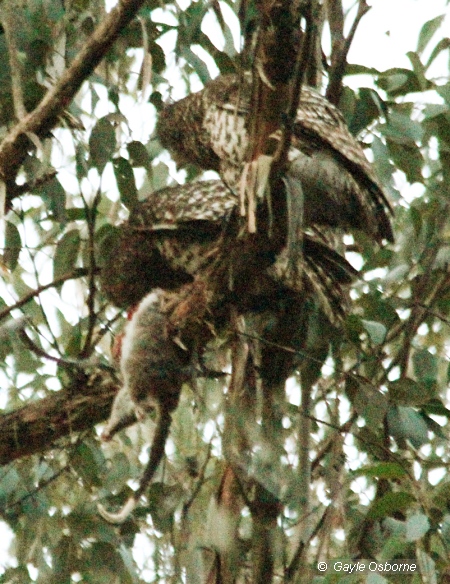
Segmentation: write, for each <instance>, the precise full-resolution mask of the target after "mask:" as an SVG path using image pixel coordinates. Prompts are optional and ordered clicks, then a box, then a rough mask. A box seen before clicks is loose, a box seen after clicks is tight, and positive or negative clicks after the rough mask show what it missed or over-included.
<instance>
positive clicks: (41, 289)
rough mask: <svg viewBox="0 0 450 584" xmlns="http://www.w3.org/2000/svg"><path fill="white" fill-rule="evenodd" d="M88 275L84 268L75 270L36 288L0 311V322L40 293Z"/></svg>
mask: <svg viewBox="0 0 450 584" xmlns="http://www.w3.org/2000/svg"><path fill="white" fill-rule="evenodd" d="M88 275H89V270H87V269H86V268H77V269H76V270H73V272H69V273H68V274H64V275H63V276H60V277H59V278H56V280H53V281H52V282H50V283H49V284H44V285H43V286H38V288H36V289H35V290H32V291H31V292H29V293H28V294H25V296H23V297H22V298H21V299H20V300H18V301H17V302H16V303H15V304H13V305H12V306H8V307H7V308H4V309H3V310H0V321H1V320H2V319H4V318H5V317H7V316H8V314H10V313H11V312H12V311H13V310H16V309H17V308H21V307H22V306H24V305H25V304H27V303H28V302H30V301H31V300H33V298H35V297H36V296H39V294H41V292H44V291H45V290H49V289H50V288H56V286H59V285H60V284H64V282H67V281H68V280H74V279H75V278H83V277H84V276H88Z"/></svg>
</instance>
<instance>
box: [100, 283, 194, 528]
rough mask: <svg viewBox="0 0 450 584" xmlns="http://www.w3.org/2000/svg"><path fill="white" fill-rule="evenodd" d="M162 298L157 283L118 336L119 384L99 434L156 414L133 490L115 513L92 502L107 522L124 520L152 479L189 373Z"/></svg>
mask: <svg viewBox="0 0 450 584" xmlns="http://www.w3.org/2000/svg"><path fill="white" fill-rule="evenodd" d="M165 301H166V296H165V293H164V292H163V291H162V290H159V289H157V290H154V291H153V292H151V293H150V294H148V295H147V296H145V297H144V299H143V300H142V301H141V302H140V304H139V306H138V308H137V310H136V312H135V313H134V315H133V317H132V318H131V320H130V321H129V322H128V323H127V325H126V328H125V332H124V336H123V340H122V350H121V357H120V371H121V374H122V377H123V387H122V388H121V389H120V391H119V392H118V394H117V395H116V398H115V400H114V403H113V406H112V410H111V415H110V418H109V420H108V422H107V424H106V427H105V430H104V431H103V434H102V439H103V440H105V441H107V440H110V439H111V438H112V436H113V435H114V434H115V433H116V432H117V431H118V430H119V429H121V428H123V427H125V426H126V425H127V424H128V423H129V421H130V419H133V418H134V417H135V418H137V419H138V420H142V419H143V418H144V417H145V416H146V415H147V414H148V413H149V412H151V411H156V415H157V416H156V430H155V435H154V437H153V442H152V446H151V449H150V458H149V461H148V463H147V466H146V468H145V471H144V474H143V475H142V478H141V480H140V483H139V487H138V489H137V491H135V493H134V494H133V495H132V496H131V497H130V499H129V500H128V501H127V503H126V504H125V505H124V507H123V508H122V509H121V510H120V511H119V512H118V513H109V512H108V511H106V509H105V508H104V507H103V506H102V505H98V510H99V512H100V514H101V515H102V517H104V518H105V519H106V520H107V521H109V522H110V523H123V522H124V521H125V520H126V518H127V517H128V516H129V514H130V513H131V512H132V511H133V510H134V508H135V507H136V504H137V503H138V501H139V499H140V497H141V496H142V494H143V493H144V491H145V489H146V488H147V486H148V484H149V483H150V481H151V480H152V478H153V475H154V474H155V472H156V470H157V468H158V465H159V463H160V462H161V459H162V458H163V456H164V447H165V444H166V440H167V437H168V435H169V431H170V424H171V414H172V412H173V411H174V410H175V408H176V407H177V405H178V400H179V397H180V392H181V387H182V385H183V383H184V382H185V381H187V380H188V379H189V378H190V374H189V372H190V370H191V367H190V353H189V351H188V350H187V349H186V348H182V347H181V346H180V345H179V344H177V342H176V341H175V340H174V335H173V334H172V333H173V331H172V330H171V325H170V321H169V318H168V315H167V314H166V313H165V312H164V307H165Z"/></svg>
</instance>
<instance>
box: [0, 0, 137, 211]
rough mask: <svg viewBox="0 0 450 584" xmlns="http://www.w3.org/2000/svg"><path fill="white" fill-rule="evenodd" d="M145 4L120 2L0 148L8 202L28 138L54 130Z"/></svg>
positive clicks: (0, 172) (0, 167) (0, 173)
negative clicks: (85, 83)
mask: <svg viewBox="0 0 450 584" xmlns="http://www.w3.org/2000/svg"><path fill="white" fill-rule="evenodd" d="M144 3H145V0H119V2H118V4H117V6H116V7H115V8H113V10H111V12H110V13H109V14H108V16H107V17H106V18H105V19H104V21H103V22H102V23H100V25H99V26H98V27H97V28H96V30H95V31H94V32H93V33H92V35H91V37H90V38H89V40H88V41H87V42H86V44H85V46H84V47H83V48H82V49H81V51H80V52H79V53H78V55H77V56H76V57H75V59H74V60H73V62H72V64H71V65H70V67H69V68H68V69H66V71H65V72H64V73H63V75H62V76H61V78H60V79H59V81H58V83H57V84H56V85H55V86H54V87H53V88H52V89H51V90H49V91H48V92H47V93H46V95H45V96H44V98H43V99H42V101H41V102H40V104H39V105H38V106H37V107H36V108H35V109H34V110H33V111H32V112H31V113H29V114H28V115H26V116H25V117H24V118H23V119H22V120H21V121H20V122H19V123H18V124H16V125H15V126H14V127H13V128H12V129H11V131H10V132H9V133H8V135H7V136H6V138H5V139H4V140H3V142H2V143H1V144H0V178H1V179H2V180H3V181H4V182H5V183H6V185H7V187H8V199H9V200H11V199H12V198H14V197H15V196H16V192H15V178H16V175H17V172H18V169H19V167H20V165H21V164H22V162H23V160H24V158H25V156H26V152H27V149H28V147H29V145H30V141H29V139H28V138H27V134H30V133H31V134H35V135H37V136H38V137H42V136H44V135H45V134H47V133H48V132H49V130H51V129H52V128H53V127H54V125H55V124H56V121H57V119H58V116H59V115H60V114H61V112H62V111H63V110H64V108H66V107H67V106H68V105H69V103H70V102H71V101H72V99H73V98H74V97H75V95H76V93H77V92H78V90H79V89H80V87H81V84H82V83H83V81H84V80H85V79H86V78H87V77H89V75H90V74H91V73H92V72H93V71H94V70H95V68H96V67H97V65H98V64H99V63H100V61H101V60H102V59H103V57H104V56H105V54H106V53H107V51H108V50H109V49H110V48H111V45H112V44H113V43H114V41H115V40H116V39H117V37H118V36H119V34H120V32H121V31H122V30H123V29H124V28H125V27H126V26H127V25H128V23H129V22H130V21H131V20H132V18H133V17H134V15H135V14H136V12H137V11H138V10H139V9H140V7H141V6H142V5H143V4H144Z"/></svg>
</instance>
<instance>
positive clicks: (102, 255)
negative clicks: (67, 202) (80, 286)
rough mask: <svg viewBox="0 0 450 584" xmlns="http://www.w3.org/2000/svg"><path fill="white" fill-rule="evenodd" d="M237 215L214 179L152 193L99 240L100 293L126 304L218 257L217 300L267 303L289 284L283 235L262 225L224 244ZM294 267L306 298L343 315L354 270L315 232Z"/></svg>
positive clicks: (175, 283) (257, 306)
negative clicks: (269, 234)
mask: <svg viewBox="0 0 450 584" xmlns="http://www.w3.org/2000/svg"><path fill="white" fill-rule="evenodd" d="M237 218H238V217H237V212H236V197H235V196H234V194H233V193H232V191H231V190H230V189H229V188H227V187H226V186H225V185H224V183H222V182H221V181H219V180H210V181H201V182H194V183H189V184H186V185H180V186H177V187H168V188H165V189H162V190H160V191H156V192H154V193H152V194H151V195H150V196H149V197H148V198H147V199H145V200H144V201H142V202H141V203H139V204H138V205H137V206H136V207H135V208H134V209H133V211H132V212H131V214H130V217H129V220H128V221H126V222H125V223H123V224H122V225H121V226H119V227H117V228H115V229H114V230H113V231H112V232H111V233H110V235H109V236H108V237H107V238H105V240H104V241H103V242H102V244H101V246H100V250H99V263H100V266H101V273H100V282H101V286H102V289H103V291H104V293H105V294H106V296H107V297H108V298H109V300H111V301H112V302H113V303H114V304H116V305H117V306H120V307H124V308H128V307H130V306H133V305H135V304H136V303H138V302H139V301H140V300H141V299H142V298H143V297H144V296H145V295H146V294H148V293H149V292H150V291H151V290H152V289H154V288H162V289H164V290H177V289H178V288H179V287H180V286H182V285H183V284H186V283H188V282H191V281H192V280H193V279H194V276H198V275H200V274H202V273H205V270H207V269H209V268H210V267H211V266H213V265H215V264H214V263H215V262H216V263H219V267H220V269H219V270H218V274H219V276H218V278H222V282H219V283H216V285H217V286H218V287H219V289H220V294H219V296H220V297H221V298H222V300H223V304H226V303H227V302H233V303H235V304H237V305H238V306H240V307H241V308H242V309H243V310H246V309H248V310H263V309H265V308H270V307H271V306H273V305H274V304H276V303H277V302H278V301H279V300H280V299H281V298H282V297H283V294H284V292H285V291H286V290H287V289H289V282H286V281H284V279H283V271H282V270H281V269H280V268H279V265H280V263H282V259H283V250H284V244H285V242H284V241H283V238H282V237H281V235H280V236H277V234H276V233H275V234H274V237H273V238H271V239H268V238H267V237H266V236H265V235H264V232H261V233H260V234H254V235H253V236H251V237H249V238H247V240H235V239H234V238H233V237H231V238H228V240H230V241H231V243H229V242H228V244H227V243H226V242H227V237H226V235H227V233H228V232H229V231H230V230H231V231H232V230H233V229H238V224H239V222H238V221H236V219H237ZM263 219H264V217H262V219H261V220H263ZM224 242H225V243H224ZM227 245H228V247H227ZM224 246H225V249H224ZM299 269H300V271H301V277H302V280H303V288H304V292H305V295H304V296H305V298H310V299H311V300H314V301H318V304H319V306H320V307H321V309H322V310H323V311H324V313H325V314H326V315H327V316H328V318H329V319H330V320H331V321H332V322H333V321H335V320H336V318H338V319H339V318H340V317H342V316H343V314H344V312H345V310H346V298H347V294H346V286H347V285H348V284H349V283H350V282H351V281H352V280H353V279H354V277H355V275H356V272H355V270H354V269H353V268H352V267H351V266H350V264H349V263H348V262H347V261H346V260H345V259H344V258H343V257H342V256H341V255H339V254H338V253H337V252H336V251H334V250H333V249H332V248H331V247H330V245H329V243H328V242H327V240H326V239H325V238H324V237H322V236H321V235H320V232H318V235H313V234H305V235H304V239H303V254H302V265H301V266H300V267H299Z"/></svg>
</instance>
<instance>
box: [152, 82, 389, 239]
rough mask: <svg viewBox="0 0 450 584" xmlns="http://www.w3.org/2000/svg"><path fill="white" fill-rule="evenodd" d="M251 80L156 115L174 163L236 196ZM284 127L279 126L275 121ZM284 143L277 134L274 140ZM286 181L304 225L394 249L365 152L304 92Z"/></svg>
mask: <svg viewBox="0 0 450 584" xmlns="http://www.w3.org/2000/svg"><path fill="white" fill-rule="evenodd" d="M250 97H251V76H250V75H248V74H244V75H241V76H238V75H227V76H222V77H218V78H217V79H215V80H214V81H212V82H210V83H208V84H207V85H206V86H205V88H204V89H203V90H202V91H200V92H198V93H194V94H191V95H189V96H187V97H185V98H184V99H181V100H180V101H178V102H175V103H173V104H170V105H167V106H166V107H164V109H163V110H162V111H161V113H160V116H159V121H158V124H157V134H158V136H159V139H160V141H161V143H162V145H163V146H164V147H165V148H167V149H168V150H169V151H170V153H171V154H172V156H173V157H174V159H175V161H176V162H178V163H190V164H194V165H197V166H198V167H200V168H202V169H205V170H206V169H210V170H215V171H216V172H218V173H219V175H220V177H221V178H222V180H223V181H224V182H225V184H227V186H228V187H229V188H230V189H231V190H232V191H233V192H234V193H235V195H237V193H238V192H239V188H240V187H239V184H240V180H241V175H242V171H243V168H244V161H245V155H246V151H247V147H248V134H247V129H246V120H247V116H248V114H249V109H250ZM280 126H281V121H280ZM280 136H281V131H279V132H277V133H276V134H275V136H274V137H275V138H278V139H279V137H280ZM289 161H290V163H289V167H288V171H287V175H288V178H289V184H290V188H291V189H293V193H292V196H293V197H294V198H296V197H297V198H303V213H304V216H303V221H304V224H305V225H307V226H311V225H319V226H328V227H341V228H343V229H345V230H352V229H357V230H361V231H363V232H365V233H366V234H368V235H369V236H370V237H371V238H373V239H374V240H375V241H377V242H381V241H383V240H388V241H392V240H393V233H392V228H391V223H390V214H391V207H390V204H389V202H388V200H387V198H386V196H385V194H384V192H383V189H382V187H381V186H380V184H379V182H378V180H377V177H376V176H375V173H374V171H373V169H372V167H371V165H370V163H369V162H368V160H367V159H366V157H365V155H364V152H363V150H362V147H361V146H360V144H359V143H358V142H357V140H356V139H355V138H354V137H353V136H352V134H351V133H350V132H349V130H348V128H347V125H346V123H345V121H344V119H343V117H342V115H341V113H340V112H339V110H338V109H337V108H335V107H334V106H333V105H332V104H330V103H329V102H328V101H327V100H326V99H325V98H324V97H323V96H321V95H320V94H319V93H318V92H317V91H315V90H314V89H312V88H310V87H302V89H301V94H300V103H299V108H298V111H297V118H296V122H295V124H294V128H293V137H292V143H291V148H290V151H289Z"/></svg>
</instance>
